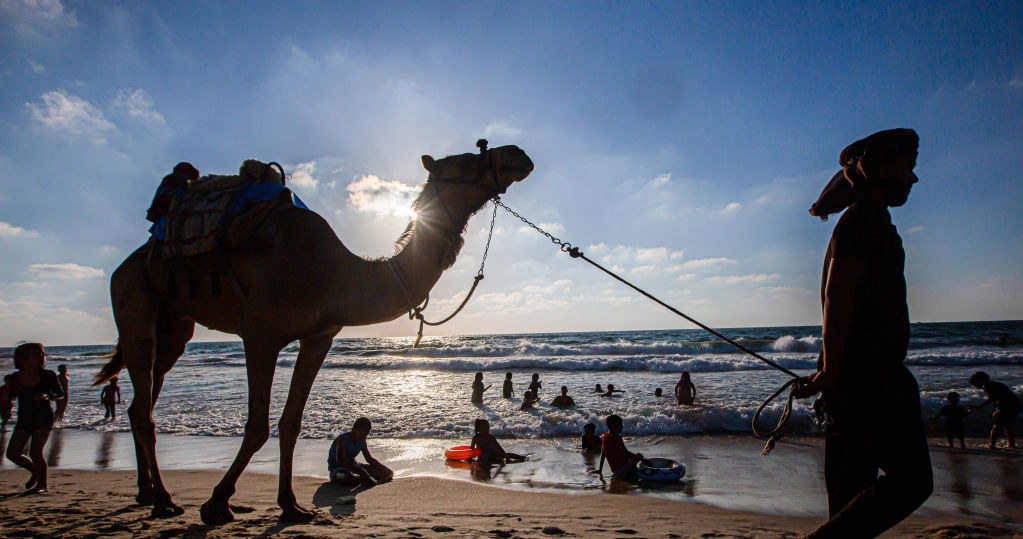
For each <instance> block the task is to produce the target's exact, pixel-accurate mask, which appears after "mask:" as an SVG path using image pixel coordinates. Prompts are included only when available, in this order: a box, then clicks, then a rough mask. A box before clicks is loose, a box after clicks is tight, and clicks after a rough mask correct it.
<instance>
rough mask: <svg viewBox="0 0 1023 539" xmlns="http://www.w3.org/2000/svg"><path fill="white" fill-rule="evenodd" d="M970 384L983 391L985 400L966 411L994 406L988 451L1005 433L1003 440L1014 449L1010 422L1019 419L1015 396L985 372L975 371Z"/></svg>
mask: <svg viewBox="0 0 1023 539" xmlns="http://www.w3.org/2000/svg"><path fill="white" fill-rule="evenodd" d="M970 384H971V385H973V386H974V387H977V388H980V389H983V390H984V394H986V395H987V400H986V401H984V402H983V403H981V404H979V405H977V406H970V407H968V408H967V411H970V412H972V411H974V410H979V409H980V408H983V407H985V406H987V405H988V404H991V403H994V404H995V413H993V414H991V421H992V423H993V425H992V426H991V438H990V439H989V440H988V449H994V448H995V444H996V443H997V442H998V437H999V435H1000V434H1001V432H1002V431H1003V430H1004V431H1005V438H1006V440H1007V441H1008V442H1009V447H1011V448H1015V447H1016V434H1015V433H1014V432H1013V431H1012V422H1013V421H1014V420H1015V419H1016V418H1017V417H1019V412H1020V405H1019V399H1018V398H1016V394H1015V393H1013V392H1012V390H1011V389H1009V386H1007V385H1005V384H1003V383H1001V382H995V381H994V380H992V379H991V377H990V376H988V375H987V373H986V372H983V371H977V372H975V373H974V374H973V376H971V377H970Z"/></svg>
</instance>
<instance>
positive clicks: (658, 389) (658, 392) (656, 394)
mask: <svg viewBox="0 0 1023 539" xmlns="http://www.w3.org/2000/svg"><path fill="white" fill-rule="evenodd" d="M663 394H664V392H663V391H661V388H657V389H655V390H654V396H656V397H660V396H661V395H663Z"/></svg>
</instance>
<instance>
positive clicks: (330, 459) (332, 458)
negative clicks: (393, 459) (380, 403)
mask: <svg viewBox="0 0 1023 539" xmlns="http://www.w3.org/2000/svg"><path fill="white" fill-rule="evenodd" d="M370 429H372V425H371V424H370V422H369V419H367V418H365V417H360V418H359V419H356V420H355V424H353V425H352V430H351V431H350V432H343V433H341V436H338V437H337V438H334V443H332V444H330V451H328V452H327V471H328V472H329V473H330V480H331V481H333V482H335V483H338V484H341V485H348V486H355V485H358V484H360V483H361V484H363V485H367V486H370V485H376V484H377V483H386V482H387V481H390V480H391V478H392V477H394V472H393V471H391V469H390V468H388V467H387V466H384V465H383V464H381V463H380V461H378V460H377V459H375V458H373V456H372V455H370V454H369V448H368V447H366V437H367V436H369V431H370ZM359 453H362V456H363V457H365V458H366V464H362V463H359V462H356V461H355V457H357V456H358V455H359Z"/></svg>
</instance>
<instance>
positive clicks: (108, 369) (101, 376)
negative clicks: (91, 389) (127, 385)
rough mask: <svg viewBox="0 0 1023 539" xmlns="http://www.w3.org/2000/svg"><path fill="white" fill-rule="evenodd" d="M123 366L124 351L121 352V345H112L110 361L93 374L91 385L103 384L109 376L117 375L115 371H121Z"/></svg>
mask: <svg viewBox="0 0 1023 539" xmlns="http://www.w3.org/2000/svg"><path fill="white" fill-rule="evenodd" d="M123 368H124V353H123V352H121V345H120V344H118V345H116V346H114V353H113V354H111V355H110V361H108V362H107V364H106V365H103V368H102V369H100V370H99V372H97V373H96V375H95V376H93V382H92V385H93V386H98V385H100V384H105V383H106V382H108V381H109V380H110V379H111V378H113V377H115V376H117V373H119V372H121V369H123Z"/></svg>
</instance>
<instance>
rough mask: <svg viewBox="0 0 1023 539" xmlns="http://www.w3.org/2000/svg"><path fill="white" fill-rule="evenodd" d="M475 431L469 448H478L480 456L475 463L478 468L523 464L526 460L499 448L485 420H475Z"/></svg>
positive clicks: (522, 456)
mask: <svg viewBox="0 0 1023 539" xmlns="http://www.w3.org/2000/svg"><path fill="white" fill-rule="evenodd" d="M475 430H476V433H475V434H474V435H473V436H472V441H471V442H469V448H470V449H475V448H477V447H478V448H480V456H479V457H477V458H476V463H477V464H479V465H480V466H490V465H492V464H507V463H510V462H523V461H525V460H526V457H525V456H524V455H518V454H515V453H508V452H507V451H505V450H504V448H503V447H501V444H500V443H498V441H497V438H494V435H493V434H490V422H489V421H487V420H486V419H477V420H476V424H475Z"/></svg>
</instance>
